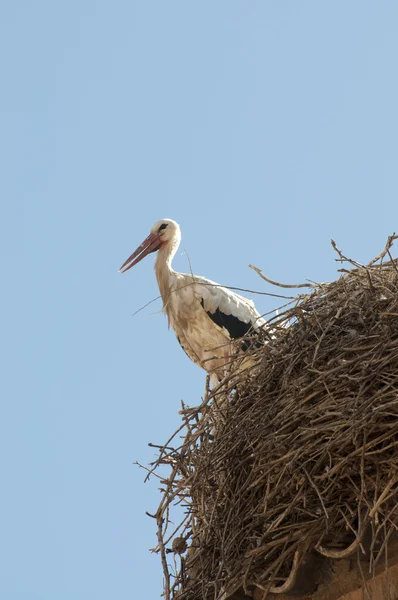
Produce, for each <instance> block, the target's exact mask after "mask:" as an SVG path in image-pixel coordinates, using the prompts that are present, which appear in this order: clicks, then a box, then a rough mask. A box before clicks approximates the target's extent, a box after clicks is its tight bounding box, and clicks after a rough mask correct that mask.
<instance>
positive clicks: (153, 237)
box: [119, 219, 181, 273]
mask: <svg viewBox="0 0 398 600" xmlns="http://www.w3.org/2000/svg"><path fill="white" fill-rule="evenodd" d="M180 240H181V231H180V226H179V225H178V223H176V222H175V221H173V220H172V219H161V220H160V221H156V223H155V224H154V225H153V226H152V228H151V232H150V234H149V235H148V237H147V238H146V239H145V240H144V241H143V242H142V244H140V245H139V246H138V248H137V250H135V252H133V254H132V255H131V256H129V258H128V259H127V260H126V262H124V263H123V264H122V266H121V267H120V269H119V271H121V272H122V273H125V272H126V271H128V270H129V269H131V267H134V265H136V264H137V263H139V262H140V260H142V259H143V258H144V257H145V256H146V255H147V254H150V253H151V252H156V251H157V250H161V249H162V250H166V249H169V250H170V252H171V251H172V249H174V248H176V247H177V246H178V245H179V243H180Z"/></svg>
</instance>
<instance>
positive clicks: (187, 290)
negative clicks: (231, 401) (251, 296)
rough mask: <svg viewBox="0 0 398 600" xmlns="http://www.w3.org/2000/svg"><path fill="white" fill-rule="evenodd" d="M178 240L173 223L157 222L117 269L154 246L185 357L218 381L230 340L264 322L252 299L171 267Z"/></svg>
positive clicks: (228, 355) (162, 289) (229, 352)
mask: <svg viewBox="0 0 398 600" xmlns="http://www.w3.org/2000/svg"><path fill="white" fill-rule="evenodd" d="M180 241H181V230H180V226H179V225H178V223H176V222H175V221H173V220H171V219H162V220H161V221H157V222H156V223H155V224H154V226H153V227H152V229H151V232H150V234H149V235H148V237H147V238H146V239H145V240H144V241H143V242H142V244H141V245H140V246H138V248H137V250H136V251H135V252H133V254H132V255H131V256H130V257H129V258H128V259H127V260H126V262H125V263H123V265H122V266H121V267H120V269H119V271H121V272H122V273H125V272H126V271H128V270H129V269H131V267H134V265H136V264H137V263H138V262H139V261H140V260H142V259H143V258H144V257H145V256H146V255H147V254H149V253H151V252H156V251H157V256H156V261H155V272H156V278H157V280H158V285H159V291H160V295H161V297H162V300H163V312H164V313H166V315H167V317H168V321H169V326H170V324H171V326H172V327H173V329H174V331H175V334H176V336H177V339H178V341H179V343H180V345H181V346H182V348H183V350H184V351H185V352H186V354H187V355H188V356H189V358H190V359H191V360H192V361H193V362H194V363H195V364H197V365H198V366H200V367H202V368H203V369H205V371H207V372H208V373H210V374H211V375H215V376H216V378H217V379H216V381H217V380H220V379H221V378H222V377H223V375H224V371H225V365H226V364H227V363H228V362H230V360H231V355H232V354H233V351H234V347H233V345H232V344H231V341H232V340H234V339H237V338H241V337H243V336H245V335H246V334H250V333H251V332H252V333H253V334H254V335H255V333H256V332H258V330H259V329H260V328H263V327H264V326H265V324H266V322H265V320H264V319H263V318H262V317H261V316H260V314H259V313H258V312H257V310H256V309H255V306H254V304H253V302H252V301H251V300H248V299H247V298H244V297H243V296H239V295H238V294H235V293H234V292H232V291H231V290H228V289H227V288H225V287H222V286H220V285H218V284H216V283H214V281H210V279H205V278H204V277H199V276H197V275H192V274H186V273H177V272H176V271H174V269H173V268H172V266H171V262H172V260H173V257H174V255H175V253H176V252H177V249H178V247H179V245H180ZM246 348H247V344H242V349H246ZM212 380H213V383H214V379H213V378H212Z"/></svg>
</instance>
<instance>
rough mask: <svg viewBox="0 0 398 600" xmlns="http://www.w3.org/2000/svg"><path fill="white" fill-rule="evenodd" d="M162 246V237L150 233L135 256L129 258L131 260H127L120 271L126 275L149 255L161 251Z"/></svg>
mask: <svg viewBox="0 0 398 600" xmlns="http://www.w3.org/2000/svg"><path fill="white" fill-rule="evenodd" d="M160 245H161V241H160V237H159V236H158V235H157V234H156V233H150V234H149V235H148V237H147V238H146V240H144V241H143V242H142V244H141V245H140V246H138V248H137V250H136V251H135V252H133V254H132V255H131V256H129V258H128V259H127V260H126V262H124V263H123V264H122V266H121V267H120V269H119V271H120V272H121V273H125V272H126V271H128V270H129V269H131V267H134V265H136V264H137V263H139V262H140V260H142V259H143V258H144V257H145V256H146V255H147V254H150V253H151V252H156V250H159V248H160ZM131 261H132V262H131ZM129 263H130V264H129Z"/></svg>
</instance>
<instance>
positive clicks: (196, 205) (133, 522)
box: [0, 0, 398, 600]
mask: <svg viewBox="0 0 398 600" xmlns="http://www.w3.org/2000/svg"><path fill="white" fill-rule="evenodd" d="M397 25H398V4H397V3H395V2H387V1H383V0H381V1H380V2H377V3H376V2H373V1H372V2H370V1H366V0H360V1H359V0H352V1H350V2H345V1H344V2H343V1H339V0H338V1H336V2H328V3H327V2H318V1H317V0H314V1H302V2H297V0H291V1H288V0H287V1H285V2H270V1H266V0H261V1H254V0H251V1H250V2H248V1H246V2H243V1H240V2H238V1H235V0H223V1H219V2H206V1H205V2H185V1H184V2H183V1H178V2H177V1H176V2H173V1H171V2H160V1H149V2H144V1H143V0H142V1H140V2H137V1H132V0H115V1H114V2H105V1H101V0H98V1H97V2H94V1H92V0H79V2H77V1H76V0H69V1H68V2H50V1H49V0H47V1H44V0H37V1H36V2H28V1H26V0H20V1H19V2H11V1H10V0H8V1H6V2H2V3H1V5H0V61H1V74H2V75H1V89H2V91H1V94H0V110H1V121H0V126H1V136H0V139H1V142H0V158H1V165H2V177H1V183H0V186H1V198H2V219H1V221H2V223H1V240H2V252H1V266H2V272H3V282H4V287H3V311H2V314H3V319H2V340H3V344H2V365H3V376H2V419H1V436H0V456H1V474H2V494H1V499H0V504H1V515H2V524H1V542H0V564H1V570H2V571H3V572H2V574H1V577H0V596H1V597H2V598H7V600H54V599H57V600H70V599H73V600H83V599H84V600H87V598H89V599H91V598H92V599H95V600H105V599H109V598H117V599H120V600H124V599H125V600H127V599H132V598H138V597H140V598H142V597H145V598H157V597H158V596H159V594H160V593H161V585H162V578H161V569H160V563H159V562H158V559H157V557H155V556H153V555H151V554H150V553H149V552H148V548H150V547H152V546H154V545H155V543H156V540H155V529H154V524H153V523H152V522H151V520H150V519H149V518H148V517H146V516H145V511H146V510H148V511H150V512H153V511H154V510H155V509H156V506H157V502H158V499H159V498H158V492H157V484H156V481H154V482H153V483H152V484H145V485H144V484H143V478H144V473H143V472H142V471H140V470H139V469H138V468H137V467H135V466H134V465H133V463H134V461H136V460H138V461H140V462H142V463H148V462H149V461H150V460H151V459H152V458H153V450H152V449H151V448H148V446H147V443H148V442H154V443H161V442H162V441H165V440H166V439H167V437H168V435H169V434H170V433H171V432H172V431H174V429H176V428H177V426H178V425H179V423H180V417H179V415H178V410H179V408H180V400H181V399H183V400H184V401H185V402H186V403H188V404H190V405H194V404H197V403H199V402H200V398H201V394H202V392H203V389H204V381H205V376H204V373H203V372H201V371H200V370H199V369H198V368H197V367H195V366H194V365H193V364H191V363H190V361H189V360H188V358H187V357H186V356H185V354H184V353H183V352H182V351H181V349H180V348H179V345H178V343H177V342H176V340H175V338H174V335H173V333H172V332H170V331H168V330H167V322H166V320H165V318H164V317H163V316H162V315H161V314H159V310H160V308H161V305H160V303H159V301H158V302H157V303H154V304H152V305H151V306H149V307H147V308H146V309H145V310H143V311H142V312H140V313H139V314H137V315H136V316H134V317H133V316H132V314H133V312H134V311H135V310H137V309H138V308H140V307H141V306H142V305H143V304H145V303H146V302H148V301H149V300H151V299H152V298H154V297H156V296H157V295H158V292H157V287H156V280H155V277H154V274H153V268H152V267H153V258H152V257H149V258H147V259H146V260H145V261H143V262H142V263H140V265H138V266H137V267H135V268H134V269H133V270H132V271H130V272H129V273H128V274H126V275H123V276H122V275H120V274H119V273H118V272H117V269H118V267H119V266H120V265H121V264H122V262H124V260H125V259H126V258H127V256H129V254H130V253H131V252H132V251H133V250H134V249H135V248H136V246H137V245H138V244H139V243H140V242H141V241H142V240H143V239H144V237H146V235H147V234H148V231H149V228H150V227H151V225H152V223H153V222H154V221H156V220H158V219H160V218H163V217H169V218H173V219H175V220H177V221H178V222H179V223H180V224H181V227H182V231H183V243H182V246H181V250H180V252H179V253H178V255H177V256H176V259H175V264H174V266H175V268H177V269H178V270H182V271H187V270H189V267H188V262H187V257H186V256H185V255H184V251H185V250H186V251H187V252H188V254H189V257H190V260H191V263H192V267H193V271H194V272H196V273H198V274H201V275H204V276H207V277H209V278H211V279H213V280H216V281H218V282H219V283H223V284H227V285H232V286H239V287H244V288H250V289H258V290H261V291H271V292H274V291H275V290H273V289H270V288H269V287H267V286H266V285H265V284H264V282H262V281H261V280H260V279H259V278H258V276H257V275H256V274H255V273H254V272H253V271H252V270H250V269H249V268H248V266H247V265H248V264H249V263H254V264H255V265H256V266H258V267H260V268H262V269H263V270H264V273H265V274H266V275H267V276H268V277H270V278H273V279H276V280H279V281H284V282H288V283H294V282H298V281H300V282H301V281H302V280H304V279H311V280H315V281H326V280H331V279H334V278H335V277H336V275H337V273H336V269H337V268H338V266H337V264H336V263H335V262H334V253H333V251H332V249H331V247H330V244H329V240H330V238H331V237H333V238H334V239H335V240H336V242H337V243H338V245H339V246H340V247H341V248H342V249H343V250H344V251H345V252H346V253H347V254H349V255H352V256H354V257H355V258H356V259H357V260H359V261H367V260H369V259H371V258H372V257H373V256H374V255H376V254H377V253H378V252H379V251H380V250H381V248H382V247H383V246H384V243H385V239H386V237H387V235H389V234H391V233H392V232H393V231H397V230H398V226H397V192H398V178H397V172H398V170H397V166H398V143H397V140H398V118H397V106H398V78H397V75H396V73H397V57H398V37H397V34H396V31H397ZM395 254H396V252H395ZM254 300H255V302H256V305H257V307H258V309H259V310H260V312H266V311H269V310H273V309H275V308H277V306H278V301H277V300H275V299H272V298H269V297H266V296H256V297H254Z"/></svg>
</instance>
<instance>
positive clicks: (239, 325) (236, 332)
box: [201, 299, 252, 339]
mask: <svg viewBox="0 0 398 600" xmlns="http://www.w3.org/2000/svg"><path fill="white" fill-rule="evenodd" d="M201 304H202V306H203V308H204V302H203V299H202V300H201ZM206 313H207V314H208V316H209V317H210V319H211V320H212V321H213V323H215V324H216V325H218V326H219V327H224V328H225V329H226V330H227V331H228V333H229V335H230V336H231V338H232V339H236V338H241V337H243V336H244V335H246V334H247V333H249V331H250V329H251V327H252V325H251V323H243V321H240V320H239V319H238V317H234V316H233V315H225V314H224V313H223V312H221V311H220V309H219V308H217V309H216V312H214V313H212V312H210V311H209V310H206Z"/></svg>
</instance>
